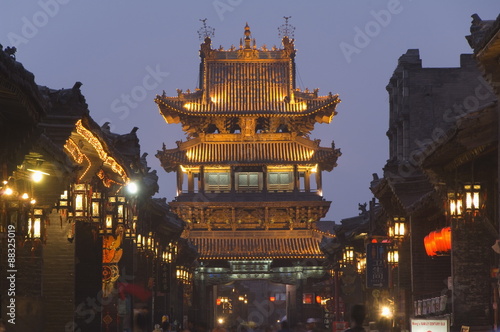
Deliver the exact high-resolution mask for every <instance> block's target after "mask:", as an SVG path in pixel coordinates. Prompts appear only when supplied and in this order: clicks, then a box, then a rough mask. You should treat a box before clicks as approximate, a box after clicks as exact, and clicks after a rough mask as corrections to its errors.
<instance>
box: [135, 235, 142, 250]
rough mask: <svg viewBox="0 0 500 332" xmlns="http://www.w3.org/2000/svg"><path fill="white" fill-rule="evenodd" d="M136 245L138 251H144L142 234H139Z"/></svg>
mask: <svg viewBox="0 0 500 332" xmlns="http://www.w3.org/2000/svg"><path fill="white" fill-rule="evenodd" d="M135 245H136V246H137V250H139V251H142V249H143V247H142V235H141V234H137V239H136V241H135Z"/></svg>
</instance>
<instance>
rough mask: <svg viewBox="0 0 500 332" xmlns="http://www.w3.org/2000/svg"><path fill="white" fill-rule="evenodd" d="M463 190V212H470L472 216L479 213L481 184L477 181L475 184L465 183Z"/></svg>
mask: <svg viewBox="0 0 500 332" xmlns="http://www.w3.org/2000/svg"><path fill="white" fill-rule="evenodd" d="M464 192H465V212H466V213H468V214H471V215H473V216H475V215H477V214H478V213H479V208H480V204H481V203H482V202H480V199H479V197H480V192H481V185H480V184H478V183H475V184H466V185H464Z"/></svg>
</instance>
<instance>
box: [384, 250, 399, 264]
mask: <svg viewBox="0 0 500 332" xmlns="http://www.w3.org/2000/svg"><path fill="white" fill-rule="evenodd" d="M387 261H388V262H389V264H391V265H394V266H396V265H398V263H399V251H398V248H397V247H396V246H391V247H390V248H389V250H387Z"/></svg>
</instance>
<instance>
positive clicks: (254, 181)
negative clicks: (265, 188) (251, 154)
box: [236, 172, 262, 191]
mask: <svg viewBox="0 0 500 332" xmlns="http://www.w3.org/2000/svg"><path fill="white" fill-rule="evenodd" d="M236 184H237V188H236V189H237V190H242V191H245V190H262V173H261V172H237V173H236Z"/></svg>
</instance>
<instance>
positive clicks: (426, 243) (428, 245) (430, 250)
mask: <svg viewBox="0 0 500 332" xmlns="http://www.w3.org/2000/svg"><path fill="white" fill-rule="evenodd" d="M433 246H434V244H433V243H431V238H430V237H429V235H427V236H426V237H424V247H425V252H426V253H427V256H436V252H435V251H434V248H433Z"/></svg>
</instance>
